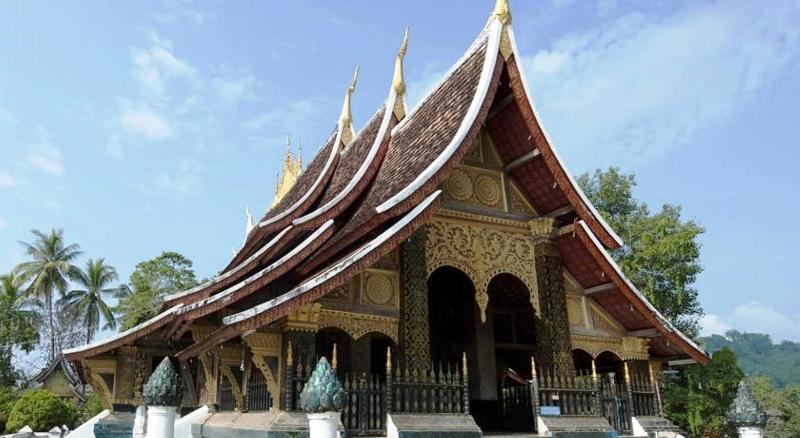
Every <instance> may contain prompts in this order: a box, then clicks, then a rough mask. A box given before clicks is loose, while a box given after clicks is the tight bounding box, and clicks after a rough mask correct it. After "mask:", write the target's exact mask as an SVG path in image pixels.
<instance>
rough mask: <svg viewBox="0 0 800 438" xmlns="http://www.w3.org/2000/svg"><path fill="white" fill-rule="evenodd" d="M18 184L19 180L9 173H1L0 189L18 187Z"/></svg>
mask: <svg viewBox="0 0 800 438" xmlns="http://www.w3.org/2000/svg"><path fill="white" fill-rule="evenodd" d="M17 183H18V181H17V178H16V177H15V176H14V175H12V174H10V173H7V172H3V171H0V189H8V188H11V187H14V186H16V185H17Z"/></svg>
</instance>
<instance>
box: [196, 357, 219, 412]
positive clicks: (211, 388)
mask: <svg viewBox="0 0 800 438" xmlns="http://www.w3.org/2000/svg"><path fill="white" fill-rule="evenodd" d="M197 357H198V358H199V359H200V364H201V365H202V366H203V375H204V376H205V378H206V382H205V386H206V404H207V405H209V406H211V405H213V404H214V403H216V401H217V375H216V373H215V372H214V363H213V359H212V358H213V356H211V354H210V353H208V352H204V353H200V355H199V356H197Z"/></svg>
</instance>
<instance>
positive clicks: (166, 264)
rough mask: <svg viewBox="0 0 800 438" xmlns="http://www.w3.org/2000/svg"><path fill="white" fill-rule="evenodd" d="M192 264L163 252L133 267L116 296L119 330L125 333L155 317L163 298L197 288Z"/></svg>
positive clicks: (172, 253) (185, 259) (173, 253)
mask: <svg viewBox="0 0 800 438" xmlns="http://www.w3.org/2000/svg"><path fill="white" fill-rule="evenodd" d="M197 284H198V283H197V279H196V278H195V275H194V270H193V269H192V261H191V260H189V259H187V258H186V257H184V256H183V255H181V254H179V253H177V252H171V251H165V252H162V253H161V255H159V256H158V257H156V258H154V259H151V260H146V261H143V262H140V263H138V264H137V265H136V268H134V270H133V273H132V274H131V278H130V281H129V288H128V289H126V290H123V291H121V293H119V294H118V298H119V302H118V303H117V306H116V307H114V313H116V314H117V315H118V318H119V323H120V324H119V325H120V330H127V329H129V328H131V327H134V326H135V325H137V324H140V323H142V322H144V321H147V320H148V319H150V318H152V317H154V316H156V315H157V314H158V311H159V309H160V308H161V304H162V303H163V302H164V297H165V296H167V295H169V294H172V293H175V292H180V291H182V290H185V289H189V288H191V287H194V286H197Z"/></svg>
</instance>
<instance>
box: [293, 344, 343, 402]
mask: <svg viewBox="0 0 800 438" xmlns="http://www.w3.org/2000/svg"><path fill="white" fill-rule="evenodd" d="M344 396H345V392H344V388H342V383H341V382H340V381H339V379H338V378H337V377H336V373H334V371H333V368H331V366H330V364H328V360H327V359H325V357H322V358H320V359H319V362H317V366H316V367H315V368H314V372H313V373H311V377H310V378H309V379H308V382H307V383H306V386H304V387H303V392H301V393H300V407H301V408H303V411H305V412H306V413H309V414H310V413H315V412H331V411H337V412H338V411H341V410H342V406H343V403H344Z"/></svg>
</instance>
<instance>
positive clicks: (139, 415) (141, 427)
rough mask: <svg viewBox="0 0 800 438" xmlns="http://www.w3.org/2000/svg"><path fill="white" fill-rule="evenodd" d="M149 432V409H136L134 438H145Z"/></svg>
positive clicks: (142, 407)
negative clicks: (147, 431) (146, 432)
mask: <svg viewBox="0 0 800 438" xmlns="http://www.w3.org/2000/svg"><path fill="white" fill-rule="evenodd" d="M146 430H147V408H145V407H144V406H139V407H137V408H136V417H134V419H133V438H144V434H145V431H146Z"/></svg>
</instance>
